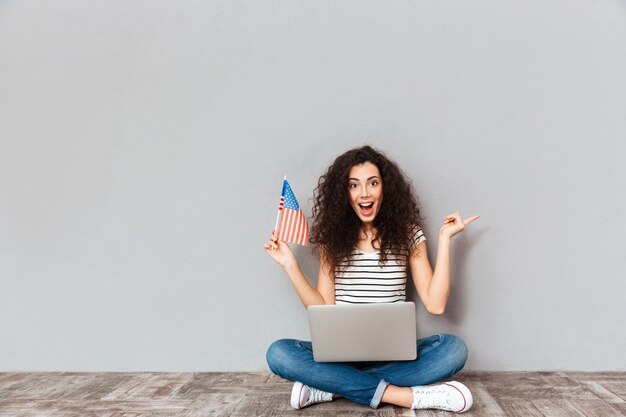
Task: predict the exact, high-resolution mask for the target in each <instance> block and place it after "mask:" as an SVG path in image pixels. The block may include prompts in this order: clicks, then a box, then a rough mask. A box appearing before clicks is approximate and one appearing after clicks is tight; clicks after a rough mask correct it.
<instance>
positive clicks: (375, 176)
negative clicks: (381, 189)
mask: <svg viewBox="0 0 626 417" xmlns="http://www.w3.org/2000/svg"><path fill="white" fill-rule="evenodd" d="M374 178H378V179H380V178H379V177H378V175H374V176H373V177H369V178H368V179H367V181H369V180H373V179H374ZM348 181H359V179H358V178H348Z"/></svg>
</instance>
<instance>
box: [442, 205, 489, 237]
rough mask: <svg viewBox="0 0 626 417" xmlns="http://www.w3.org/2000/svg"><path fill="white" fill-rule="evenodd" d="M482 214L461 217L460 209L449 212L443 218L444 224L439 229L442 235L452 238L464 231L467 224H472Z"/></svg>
mask: <svg viewBox="0 0 626 417" xmlns="http://www.w3.org/2000/svg"><path fill="white" fill-rule="evenodd" d="M479 217H480V215H476V216H472V217H470V218H468V219H465V220H463V219H461V213H459V212H458V211H456V212H454V213H452V214H449V215H447V216H446V217H445V219H443V225H442V226H441V229H439V235H440V236H446V237H448V238H451V237H452V236H454V235H456V234H457V233H459V232H462V231H463V229H465V225H467V224H470V223H471V222H473V221H474V220H476V219H478V218H479Z"/></svg>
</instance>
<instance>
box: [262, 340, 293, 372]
mask: <svg viewBox="0 0 626 417" xmlns="http://www.w3.org/2000/svg"><path fill="white" fill-rule="evenodd" d="M295 342H296V340H293V339H279V340H277V341H275V342H274V343H272V344H271V345H270V346H269V348H267V352H266V353H265V360H266V361H267V364H268V366H269V367H270V370H271V371H272V372H273V373H275V374H276V375H279V376H281V374H282V371H283V370H284V368H285V367H286V366H288V362H289V351H290V349H289V348H290V347H291V346H292V345H293V344H294V343H295Z"/></svg>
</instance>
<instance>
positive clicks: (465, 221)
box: [463, 214, 480, 224]
mask: <svg viewBox="0 0 626 417" xmlns="http://www.w3.org/2000/svg"><path fill="white" fill-rule="evenodd" d="M479 217H480V214H477V215H475V216H472V217H470V218H468V219H465V220H463V223H464V224H468V223H471V222H473V221H474V220H476V219H478V218H479Z"/></svg>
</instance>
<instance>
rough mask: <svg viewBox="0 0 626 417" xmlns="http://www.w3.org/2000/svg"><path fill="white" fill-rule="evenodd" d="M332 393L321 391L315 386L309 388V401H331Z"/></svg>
mask: <svg viewBox="0 0 626 417" xmlns="http://www.w3.org/2000/svg"><path fill="white" fill-rule="evenodd" d="M332 399H333V394H332V393H330V392H326V391H321V390H319V389H315V388H309V401H307V402H310V403H312V404H313V403H319V402H323V401H332Z"/></svg>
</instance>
